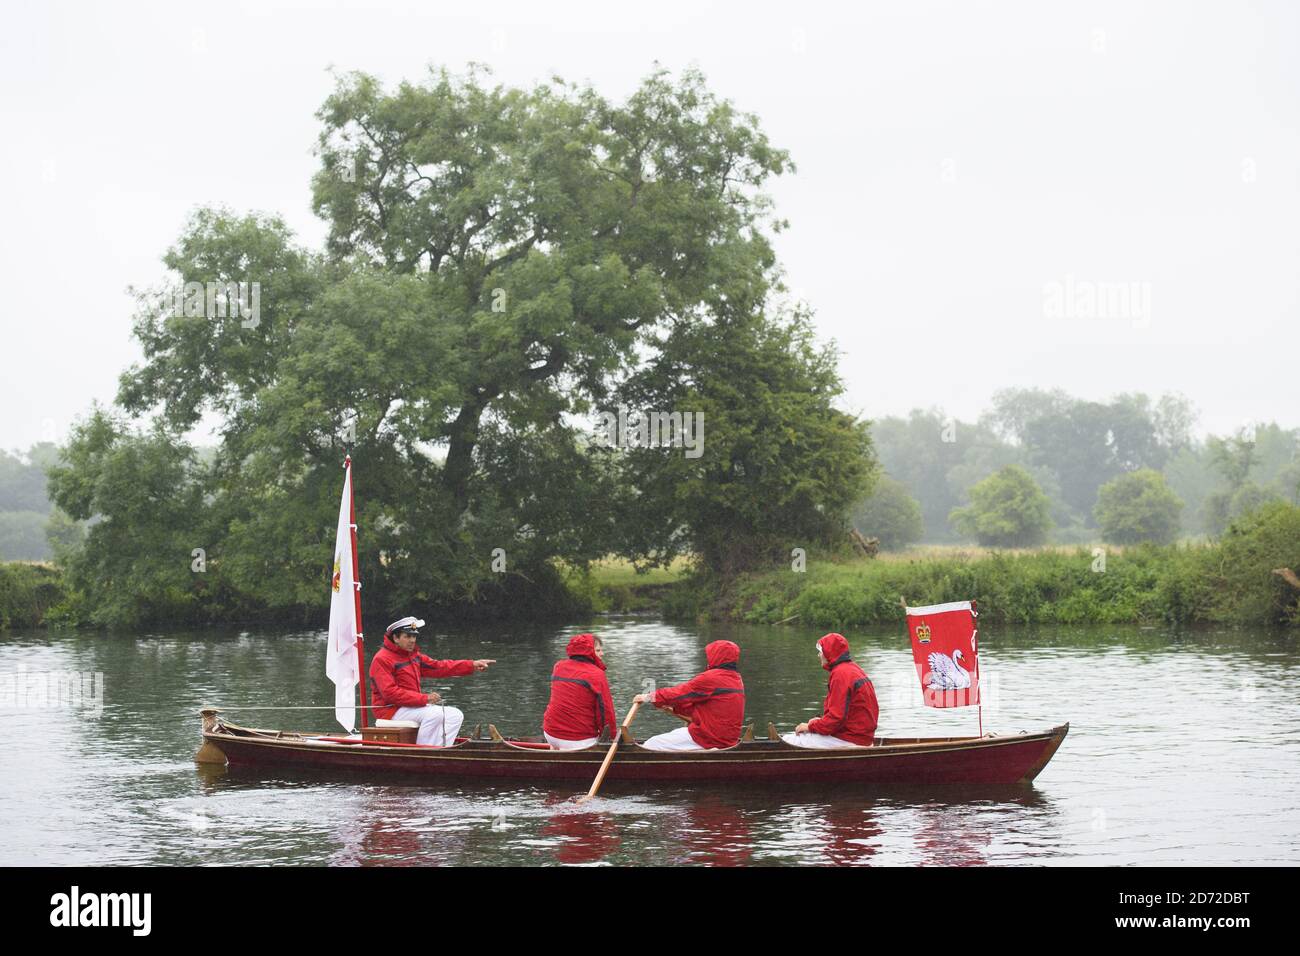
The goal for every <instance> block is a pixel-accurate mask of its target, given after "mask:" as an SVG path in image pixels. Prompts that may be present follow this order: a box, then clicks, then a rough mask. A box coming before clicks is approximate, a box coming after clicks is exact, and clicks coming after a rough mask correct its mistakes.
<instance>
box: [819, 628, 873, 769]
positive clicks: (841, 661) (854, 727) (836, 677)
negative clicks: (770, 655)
mask: <svg viewBox="0 0 1300 956" xmlns="http://www.w3.org/2000/svg"><path fill="white" fill-rule="evenodd" d="M817 646H818V647H820V648H821V651H822V657H824V658H826V663H825V665H823V666H824V667H825V668H826V670H828V671H830V674H831V677H830V680H829V681H827V682H826V687H827V691H826V701H825V702H824V703H823V704H822V711H823V714H822V716H821V717H818V718H817V719H816V720H810V721H808V729H809V730H811V731H812V732H813V733H814V734H826V735H827V736H829V737H838V738H840V740H847V741H848V742H849V743H851V744H860V745H862V746H864V747H869V746H871V743H872V741H874V740H875V739H876V721H877V719H878V717H879V715H880V707H879V705H878V704H877V703H876V690H875V688H874V687H872V686H871V678H870V677H868V676H867V675H866V674H865V673H864V672H863V670H862V668H861V667H859V666H858V665H857V664H855V663H853V658H852V657H850V656H849V642H848V641H846V640H845V639H844V637H843V635H841V634H827V635H826V636H825V637H823V638H822V639H821V640H820V641H818V642H817Z"/></svg>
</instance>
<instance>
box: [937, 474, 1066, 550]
mask: <svg viewBox="0 0 1300 956" xmlns="http://www.w3.org/2000/svg"><path fill="white" fill-rule="evenodd" d="M970 499H971V503H970V504H969V505H968V506H967V507H965V508H958V509H956V510H955V511H953V513H952V516H951V520H952V523H953V526H954V527H956V528H957V530H958V531H960V532H961V533H962V534H964V535H966V536H968V537H971V538H974V539H975V540H976V541H978V542H979V543H980V544H981V545H985V546H988V547H1000V548H1027V547H1033V546H1035V545H1039V544H1042V543H1043V542H1044V541H1046V540H1047V532H1048V529H1049V528H1051V526H1052V518H1051V514H1050V508H1051V506H1050V503H1049V502H1048V500H1047V496H1046V495H1044V494H1043V492H1042V491H1041V489H1039V487H1038V485H1037V484H1035V483H1034V479H1033V478H1031V477H1030V476H1029V473H1028V472H1027V471H1025V469H1023V468H1021V467H1020V466H1019V465H1007V466H1006V467H1005V468H1003V469H1001V470H1000V471H998V472H997V473H996V474H994V475H990V476H989V477H988V478H985V479H984V480H983V481H981V482H980V483H979V484H977V485H976V486H975V487H973V488H972V489H971V490H970Z"/></svg>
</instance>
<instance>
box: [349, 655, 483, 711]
mask: <svg viewBox="0 0 1300 956" xmlns="http://www.w3.org/2000/svg"><path fill="white" fill-rule="evenodd" d="M472 673H474V662H473V661H435V660H434V659H433V658H432V657H426V656H425V655H423V654H421V653H420V651H419V649H418V648H417V649H415V650H413V651H411V653H409V654H408V653H406V651H404V650H402V649H401V648H400V647H398V646H397V645H396V644H394V643H393V641H392V638H390V637H388V636H387V635H385V636H384V646H383V647H381V648H380V649H379V653H378V654H376V655H375V659H374V660H372V661H371V662H370V703H371V704H373V705H374V708H375V709H374V711H373V713H374V715H375V717H376V718H377V719H382V720H392V719H393V714H395V713H397V708H399V707H423V706H424V705H425V704H427V703H428V702H429V698H428V695H427V694H425V693H424V692H423V691H422V690H420V680H421V679H422V678H425V677H464V676H466V675H467V674H472Z"/></svg>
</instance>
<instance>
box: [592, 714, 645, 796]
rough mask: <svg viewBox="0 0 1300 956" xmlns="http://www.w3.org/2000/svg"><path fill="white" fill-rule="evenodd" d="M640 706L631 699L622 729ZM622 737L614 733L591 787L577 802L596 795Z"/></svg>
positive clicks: (629, 722) (627, 725)
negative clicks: (630, 705)
mask: <svg viewBox="0 0 1300 956" xmlns="http://www.w3.org/2000/svg"><path fill="white" fill-rule="evenodd" d="M640 706H641V701H639V700H633V701H632V707H631V709H629V710H628V712H627V716H626V717H624V718H623V729H624V730H627V728H628V727H630V726H631V724H632V718H633V717H635V716H636V712H637V708H639V707H640ZM622 739H623V735H622V734H621V733H620V734H615V735H614V741H613V743H611V744H610V745H609V750H608V751H606V753H605V759H604V761H603V762H602V763H601V765H600V771H599V772H598V773H597V774H596V779H595V780H593V781H592V783H591V789H590V790H588V791H587V794H586V796H583V797H579V798H578V803H586V802H587V801H588V800H590V799H591V798H592V797H594V796H595V795H596V791H597V790H599V789H600V785H601V784H602V783H604V782H605V774H606V773H607V772H608V771H609V765H610V764H611V763H612V762H613V760H614V752H615V751H617V750H618V743H619V741H620V740H622Z"/></svg>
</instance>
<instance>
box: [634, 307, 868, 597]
mask: <svg viewBox="0 0 1300 956" xmlns="http://www.w3.org/2000/svg"><path fill="white" fill-rule="evenodd" d="M842 389H843V385H842V383H841V381H840V377H839V373H838V371H837V369H836V355H835V352H834V350H833V348H831V347H825V348H819V347H818V346H817V344H816V342H815V340H814V336H813V330H812V327H811V324H810V322H809V320H808V317H807V315H805V314H802V313H796V314H794V315H791V316H789V317H787V318H785V319H769V318H766V317H764V316H761V315H760V316H758V317H755V318H750V317H748V316H745V315H734V316H733V315H728V316H727V317H725V318H720V319H719V320H717V321H715V322H712V323H697V324H694V325H686V324H683V325H681V326H678V327H677V328H676V329H674V330H673V332H672V333H671V334H670V335H669V336H667V337H666V338H665V340H664V341H663V342H662V345H661V349H660V353H659V356H658V358H657V359H655V360H654V361H651V362H649V363H647V365H646V367H645V368H644V369H643V370H642V371H640V372H639V373H638V374H636V375H634V376H633V377H632V378H631V379H630V380H629V381H628V383H627V384H626V385H625V386H624V387H623V388H622V389H620V392H619V395H620V398H621V399H623V400H624V401H625V402H626V404H627V405H628V406H629V407H630V408H632V409H639V410H649V409H659V410H665V411H668V410H671V411H680V412H692V413H694V414H695V415H697V416H698V415H702V416H703V422H704V430H703V446H702V449H701V452H702V453H701V454H699V455H698V457H690V456H688V455H687V454H686V453H685V450H684V449H682V448H671V449H662V448H641V447H636V448H631V449H628V450H626V452H625V453H624V455H623V456H622V462H621V470H622V475H623V478H622V483H623V486H624V487H625V488H628V489H635V492H634V498H633V501H632V502H631V503H630V507H629V508H628V509H627V510H626V511H625V512H624V516H625V517H624V523H623V529H624V534H625V535H626V543H625V544H624V550H625V553H627V554H629V555H631V556H635V557H637V558H640V559H643V560H649V561H651V562H653V563H663V562H667V561H670V560H672V559H673V558H674V557H676V556H678V555H681V554H694V555H696V556H697V557H698V558H699V560H700V562H701V564H702V566H703V568H704V569H705V570H706V571H707V572H708V573H710V574H716V575H719V576H721V577H722V578H726V577H729V576H730V575H732V574H734V573H736V572H738V571H742V570H745V569H748V568H753V567H760V566H764V565H767V566H770V565H771V564H772V563H776V562H781V563H784V562H788V561H789V555H790V552H791V549H792V548H795V547H802V548H804V549H805V550H810V549H814V548H821V549H833V548H835V547H836V546H837V545H838V544H839V543H840V541H841V540H842V539H843V537H844V535H845V533H846V532H847V526H846V519H847V514H848V511H849V509H850V507H851V506H852V505H853V503H854V502H856V501H859V500H861V498H862V496H863V494H864V493H866V492H867V491H868V490H869V489H870V486H871V482H872V481H873V479H874V476H875V459H874V454H873V452H872V447H871V438H870V434H869V431H868V424H867V423H866V422H862V421H859V420H858V419H857V418H856V417H854V416H852V415H849V414H847V413H845V412H842V411H840V410H838V409H836V408H835V407H834V405H833V403H834V400H835V399H836V398H837V397H838V396H839V394H840V393H841V391H842ZM696 420H697V421H698V420H699V419H698V418H697V419H696Z"/></svg>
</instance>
